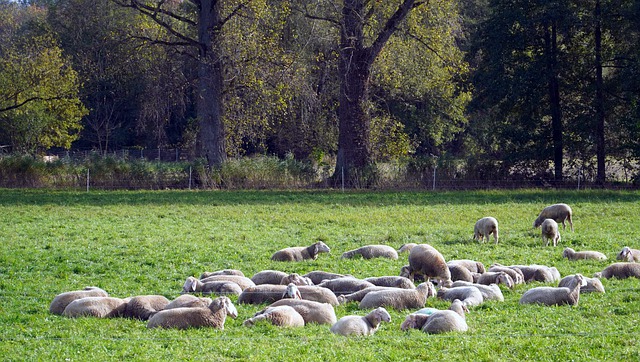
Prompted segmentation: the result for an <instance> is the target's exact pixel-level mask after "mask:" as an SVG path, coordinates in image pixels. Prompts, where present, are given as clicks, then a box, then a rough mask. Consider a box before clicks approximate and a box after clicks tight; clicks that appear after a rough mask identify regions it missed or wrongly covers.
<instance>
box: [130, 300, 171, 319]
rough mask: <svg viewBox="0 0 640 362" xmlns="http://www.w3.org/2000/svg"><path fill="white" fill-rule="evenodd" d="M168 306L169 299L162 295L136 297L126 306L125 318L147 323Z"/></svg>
mask: <svg viewBox="0 0 640 362" xmlns="http://www.w3.org/2000/svg"><path fill="white" fill-rule="evenodd" d="M168 304H169V299H167V298H165V297H164V296H162V295H139V296H135V297H133V298H131V299H130V300H129V302H128V303H127V304H126V308H125V310H124V313H123V317H125V318H132V319H139V320H142V321H146V320H148V319H149V318H151V317H152V316H153V315H155V314H156V313H158V312H159V311H161V310H163V309H164V308H165V307H166V306H167V305H168Z"/></svg>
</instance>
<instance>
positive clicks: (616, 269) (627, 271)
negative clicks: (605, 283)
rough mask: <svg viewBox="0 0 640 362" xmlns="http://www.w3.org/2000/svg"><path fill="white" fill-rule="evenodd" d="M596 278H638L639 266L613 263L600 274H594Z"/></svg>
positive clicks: (628, 263)
mask: <svg viewBox="0 0 640 362" xmlns="http://www.w3.org/2000/svg"><path fill="white" fill-rule="evenodd" d="M595 277H596V278H607V279H609V278H617V279H626V278H631V277H633V278H640V264H639V263H630V262H626V263H613V264H611V265H609V266H608V267H606V268H604V269H603V270H602V271H601V272H598V273H596V274H595Z"/></svg>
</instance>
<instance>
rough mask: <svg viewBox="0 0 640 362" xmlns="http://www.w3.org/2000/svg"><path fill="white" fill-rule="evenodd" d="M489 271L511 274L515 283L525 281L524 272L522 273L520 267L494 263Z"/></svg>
mask: <svg viewBox="0 0 640 362" xmlns="http://www.w3.org/2000/svg"><path fill="white" fill-rule="evenodd" d="M487 271H490V272H505V273H507V274H509V276H510V277H511V279H513V282H514V283H515V284H522V283H524V274H523V273H522V270H520V269H519V268H515V267H514V268H509V267H506V266H504V265H500V264H493V265H491V267H489V269H488V270H487Z"/></svg>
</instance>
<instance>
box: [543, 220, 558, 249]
mask: <svg viewBox="0 0 640 362" xmlns="http://www.w3.org/2000/svg"><path fill="white" fill-rule="evenodd" d="M540 233H541V235H542V242H543V243H544V242H545V241H546V243H545V244H544V246H549V241H553V246H558V242H559V241H560V239H562V238H561V237H560V231H558V223H556V222H555V221H554V220H553V219H545V220H544V221H543V222H542V225H540Z"/></svg>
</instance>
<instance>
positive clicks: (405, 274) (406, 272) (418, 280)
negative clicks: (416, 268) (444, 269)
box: [400, 265, 451, 283]
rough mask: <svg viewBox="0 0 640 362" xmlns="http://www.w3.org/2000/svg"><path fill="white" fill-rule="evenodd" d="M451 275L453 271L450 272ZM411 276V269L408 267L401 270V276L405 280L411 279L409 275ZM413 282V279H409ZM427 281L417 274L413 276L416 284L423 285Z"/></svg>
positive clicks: (405, 266)
mask: <svg viewBox="0 0 640 362" xmlns="http://www.w3.org/2000/svg"><path fill="white" fill-rule="evenodd" d="M449 273H451V271H449ZM410 274H411V268H410V267H409V266H408V265H404V266H403V267H402V268H400V276H401V277H403V278H407V279H409V275H410ZM409 280H411V279H409ZM424 281H425V278H424V275H419V274H415V275H414V276H413V282H414V283H422V282H424Z"/></svg>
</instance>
